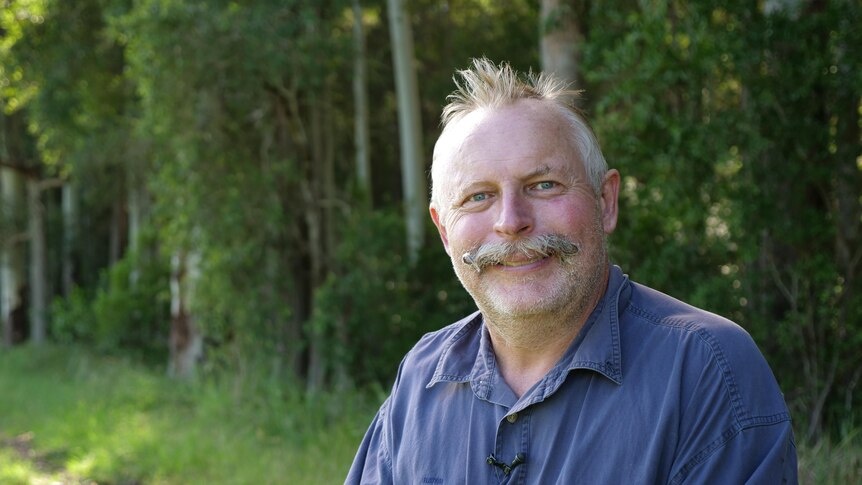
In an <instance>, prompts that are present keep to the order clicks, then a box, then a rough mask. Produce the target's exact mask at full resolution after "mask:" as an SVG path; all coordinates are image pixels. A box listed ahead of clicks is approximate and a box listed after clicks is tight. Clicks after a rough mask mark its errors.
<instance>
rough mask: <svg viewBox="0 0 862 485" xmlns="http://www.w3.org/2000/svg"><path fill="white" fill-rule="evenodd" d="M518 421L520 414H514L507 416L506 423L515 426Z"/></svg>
mask: <svg viewBox="0 0 862 485" xmlns="http://www.w3.org/2000/svg"><path fill="white" fill-rule="evenodd" d="M517 420H518V413H512V414H510V415H508V416H506V421H508V422H509V423H510V424H515V421H517Z"/></svg>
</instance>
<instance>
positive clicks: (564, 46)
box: [539, 0, 580, 85]
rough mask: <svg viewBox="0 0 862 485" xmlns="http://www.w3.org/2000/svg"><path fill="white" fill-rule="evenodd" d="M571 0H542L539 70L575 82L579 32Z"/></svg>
mask: <svg viewBox="0 0 862 485" xmlns="http://www.w3.org/2000/svg"><path fill="white" fill-rule="evenodd" d="M574 2H575V0H542V8H541V12H540V15H539V22H540V25H539V34H540V37H541V50H542V70H543V71H544V72H547V73H549V74H553V75H554V76H555V77H557V78H558V79H560V80H562V81H565V82H567V83H570V84H572V85H575V84H576V83H577V81H578V42H579V41H580V32H579V30H578V23H577V18H576V17H575V9H574Z"/></svg>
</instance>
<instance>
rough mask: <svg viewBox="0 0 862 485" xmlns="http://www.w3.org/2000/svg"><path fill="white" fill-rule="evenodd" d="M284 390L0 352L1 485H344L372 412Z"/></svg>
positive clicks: (369, 406) (118, 363) (100, 361)
mask: <svg viewBox="0 0 862 485" xmlns="http://www.w3.org/2000/svg"><path fill="white" fill-rule="evenodd" d="M287 389H289V387H288V386H287V385H286V384H285V383H283V382H280V383H276V382H271V381H270V382H267V381H264V380H260V379H258V380H254V379H244V380H239V379H230V380H222V381H220V382H216V381H208V382H198V383H192V384H188V383H186V384H184V383H180V382H176V381H172V380H170V379H167V378H166V377H163V376H162V375H161V374H160V373H157V372H155V371H152V370H149V369H146V368H143V367H140V366H137V365H135V364H133V363H131V362H129V361H126V360H124V359H119V358H115V357H103V356H96V355H94V354H92V353H89V352H86V351H84V350H82V349H76V348H59V347H51V346H48V347H43V348H38V349H37V348H27V347H24V348H15V349H11V350H4V351H2V352H0V483H4V484H5V483H10V484H19V483H20V484H39V483H46V484H47V483H57V482H59V483H92V482H97V483H110V484H133V483H134V484H194V483H208V484H209V483H225V484H233V483H236V484H245V483H255V484H267V483H301V484H330V483H342V482H343V481H344V477H345V475H346V473H347V469H348V467H349V466H350V462H351V460H352V458H353V454H354V453H355V452H356V447H357V446H358V444H359V441H360V440H361V438H362V434H363V433H364V431H365V428H366V426H367V425H368V423H369V421H370V419H371V416H372V415H373V413H374V408H375V407H376V402H373V401H376V400H375V399H369V398H367V397H364V396H362V395H359V394H356V393H345V394H343V395H340V396H333V395H319V396H316V397H309V396H307V395H305V394H304V393H303V392H301V390H299V389H298V390H296V391H289V390H287Z"/></svg>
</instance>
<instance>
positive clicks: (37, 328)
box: [27, 179, 48, 345]
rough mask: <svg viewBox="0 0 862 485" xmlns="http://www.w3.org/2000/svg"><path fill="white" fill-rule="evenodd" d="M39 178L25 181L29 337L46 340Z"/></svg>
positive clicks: (45, 274)
mask: <svg viewBox="0 0 862 485" xmlns="http://www.w3.org/2000/svg"><path fill="white" fill-rule="evenodd" d="M41 196H42V189H41V187H40V186H39V180H38V179H30V180H29V181H28V183H27V205H28V213H29V216H30V217H29V228H28V230H29V233H30V236H29V239H30V339H31V341H32V342H33V343H34V344H37V345H38V344H42V343H44V342H45V334H46V331H47V323H46V316H47V313H48V262H47V259H48V252H47V249H46V243H45V211H44V206H43V205H42V197H41Z"/></svg>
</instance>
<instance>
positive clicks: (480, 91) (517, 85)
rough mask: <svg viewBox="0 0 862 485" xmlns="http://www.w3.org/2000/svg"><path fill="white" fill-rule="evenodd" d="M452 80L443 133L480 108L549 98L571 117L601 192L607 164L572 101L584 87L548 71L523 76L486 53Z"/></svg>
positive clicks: (580, 149)
mask: <svg viewBox="0 0 862 485" xmlns="http://www.w3.org/2000/svg"><path fill="white" fill-rule="evenodd" d="M458 76H460V77H461V80H460V81H459V80H458ZM453 80H454V81H455V86H456V89H455V91H454V92H453V93H452V94H450V95H449V96H448V97H447V98H446V99H447V100H448V101H449V104H447V105H446V107H444V108H443V114H442V116H441V122H442V123H441V124H442V127H443V132H444V133H445V131H446V129H447V127H449V126H451V125H452V124H453V123H455V122H457V121H458V120H461V119H462V118H464V117H465V116H467V115H468V114H470V113H472V112H474V111H477V110H480V109H493V108H501V107H504V106H507V105H510V104H513V103H514V102H516V101H519V100H522V99H536V100H545V101H548V102H550V103H551V104H552V106H554V107H556V108H557V110H558V111H559V112H560V113H561V114H562V115H563V116H564V117H565V118H566V120H568V121H569V123H570V125H571V128H572V130H571V131H572V141H574V143H575V146H576V147H577V150H578V154H579V155H580V157H581V160H582V162H583V164H584V169H585V170H586V172H587V176H588V177H589V179H590V183H591V184H592V186H593V190H594V191H595V192H596V194H597V195H598V194H600V193H601V187H602V182H603V181H604V177H605V174H606V173H607V171H608V164H607V162H606V161H605V157H604V155H602V149H601V147H600V146H599V141H598V139H597V138H596V135H595V134H594V133H593V130H592V129H591V128H590V125H589V123H588V122H587V119H586V117H585V116H584V114H583V113H582V112H581V110H579V109H578V108H577V107H575V106H574V105H573V104H572V103H571V100H572V99H575V98H577V96H578V95H579V94H580V93H581V91H576V90H572V89H569V87H568V85H567V84H566V83H564V82H562V81H561V80H559V79H557V78H555V77H553V76H551V75H549V74H547V73H539V74H538V75H536V74H534V73H533V72H532V71H530V72H529V73H527V75H526V76H522V75H520V74H519V73H518V72H516V71H515V70H513V69H512V68H511V66H509V64H508V63H505V62H503V63H501V64H500V65H499V66H498V65H495V64H494V63H493V62H491V61H490V60H488V59H487V58H484V57H483V58H479V59H473V65H472V68H471V69H464V70H459V71H458V72H457V76H455V77H453ZM441 137H442V134H441ZM432 175H433V171H432ZM437 185H438V184H437V183H434V185H433V187H432V195H431V200H432V203H433V202H434V201H437V200H438V199H439V193H438V192H439V191H438V189H437Z"/></svg>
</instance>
